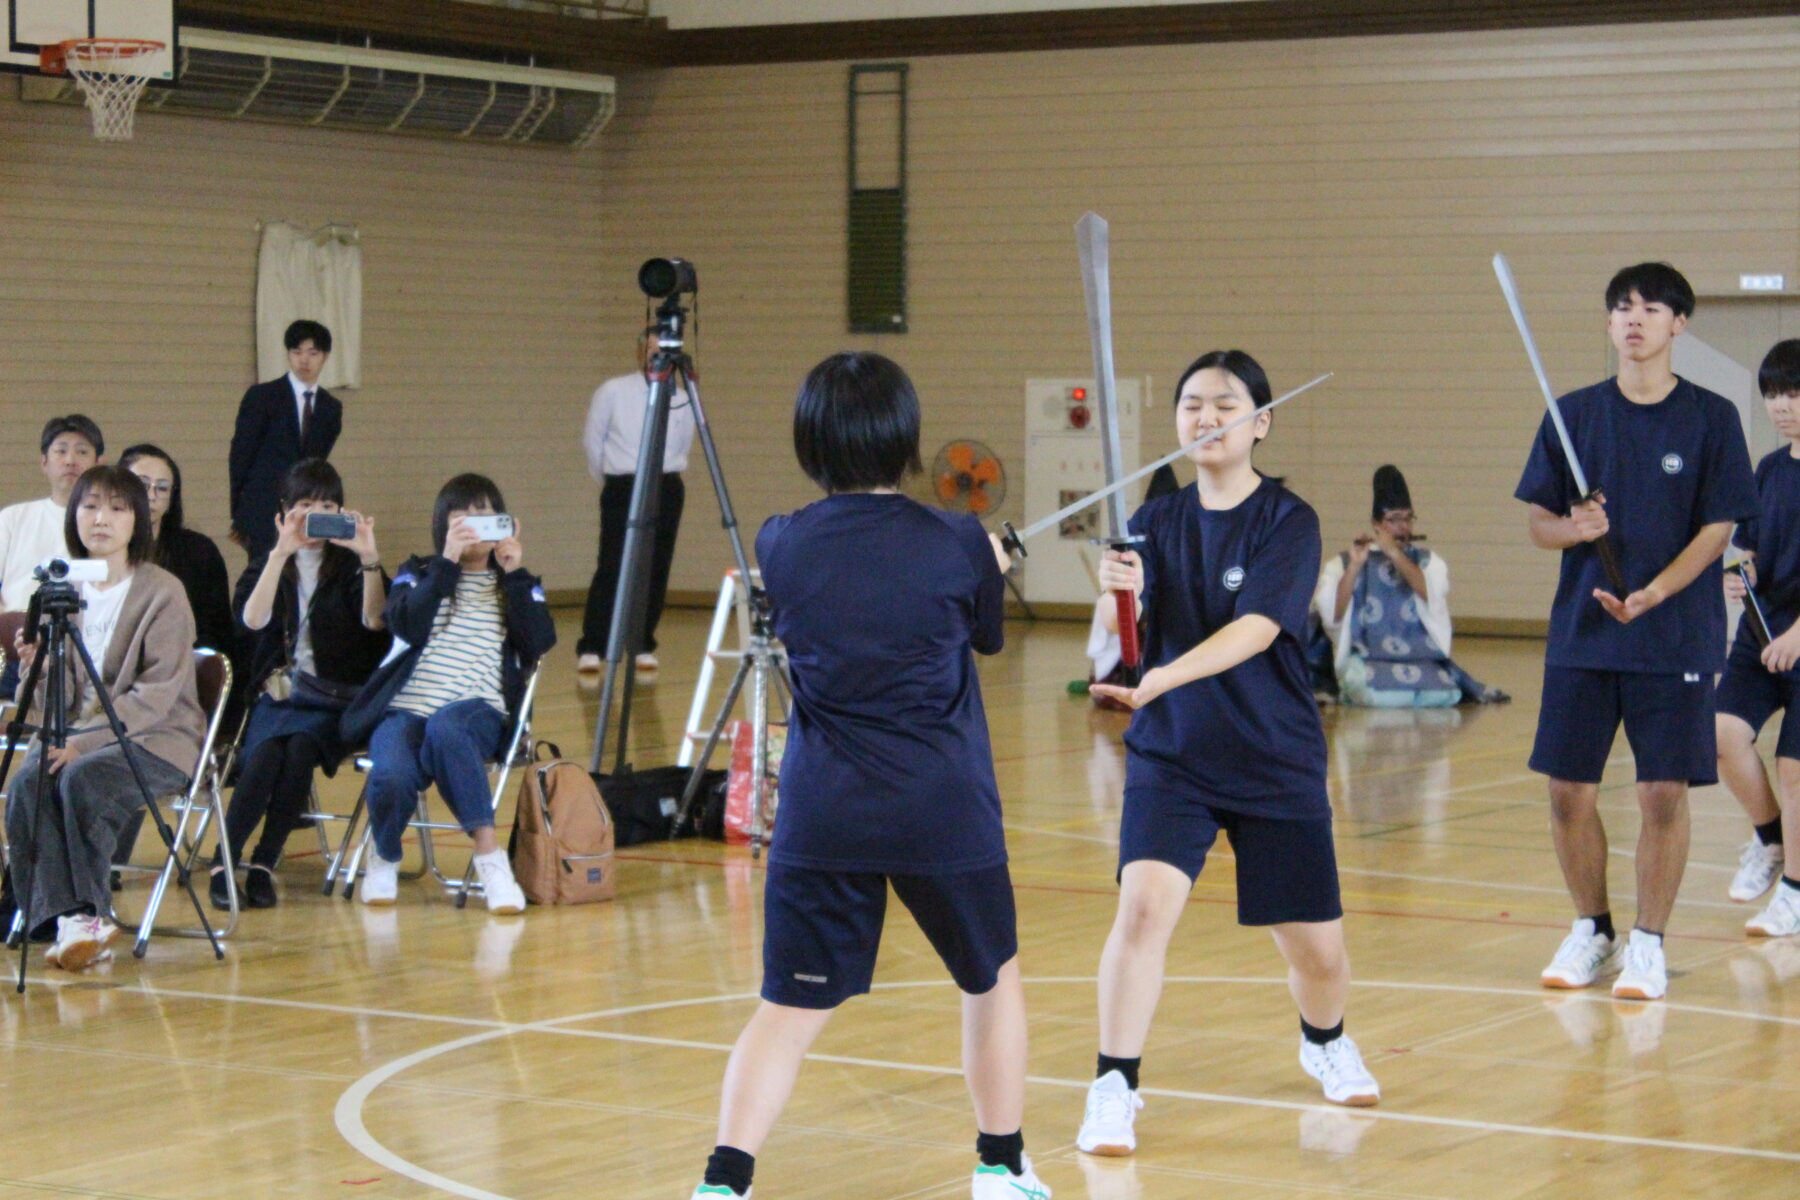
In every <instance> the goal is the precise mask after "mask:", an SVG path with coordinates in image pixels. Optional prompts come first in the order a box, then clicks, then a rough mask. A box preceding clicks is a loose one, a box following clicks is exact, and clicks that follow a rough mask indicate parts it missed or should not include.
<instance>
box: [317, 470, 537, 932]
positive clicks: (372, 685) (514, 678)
mask: <svg viewBox="0 0 1800 1200" xmlns="http://www.w3.org/2000/svg"><path fill="white" fill-rule="evenodd" d="M431 532H432V541H433V542H434V543H435V544H436V546H437V552H436V553H435V554H424V555H417V556H415V557H413V558H409V559H407V560H406V562H405V564H404V565H402V566H401V568H400V572H399V574H397V575H395V576H394V585H393V592H392V594H391V595H390V596H389V597H388V602H387V624H388V628H390V629H392V630H393V631H394V636H395V637H396V638H398V639H400V641H401V643H402V646H403V647H404V648H403V650H402V651H401V652H400V653H397V654H394V655H392V656H390V658H389V660H388V661H387V662H386V663H385V664H383V665H382V667H381V669H380V670H378V671H377V672H376V673H375V675H374V676H373V677H372V678H370V680H369V682H368V684H367V686H365V687H364V688H363V690H362V693H361V694H360V695H359V696H357V698H356V701H355V703H353V704H352V705H351V706H350V709H349V711H347V712H346V713H345V714H344V721H343V736H344V738H345V740H346V741H348V742H351V743H359V742H361V741H362V739H364V738H367V739H368V745H369V758H370V760H371V766H370V768H369V783H368V791H367V798H368V805H369V827H370V829H371V831H372V832H373V833H374V836H375V853H374V855H373V856H372V857H371V858H370V859H369V871H368V875H367V876H366V877H365V878H364V879H363V882H362V887H361V895H362V900H363V903H364V904H376V905H381V904H392V903H394V900H395V898H396V896H397V894H398V890H399V888H398V882H397V880H398V873H399V866H400V852H401V850H400V838H401V835H402V834H403V833H405V832H406V822H407V820H408V819H409V818H410V817H411V816H412V814H413V812H414V810H415V809H416V807H417V805H418V795H419V793H420V792H422V791H424V790H425V789H426V788H427V787H429V786H431V785H432V784H434V783H435V784H436V785H437V788H438V791H439V792H440V793H441V794H442V795H443V797H444V800H445V801H446V802H447V803H448V804H449V805H450V808H451V811H453V812H454V813H455V814H456V819H457V821H458V822H459V823H460V824H461V825H462V828H463V830H464V832H466V833H467V834H468V835H469V836H470V837H471V838H472V839H473V840H474V842H475V871H476V874H477V875H478V876H479V878H480V880H481V889H482V895H484V896H485V897H486V898H487V906H488V911H489V912H493V913H519V912H524V911H525V894H524V892H522V891H520V890H519V885H518V883H517V882H516V881H514V879H513V873H512V864H511V863H509V862H508V861H507V857H506V851H505V850H504V849H502V848H501V846H500V842H499V839H498V838H497V837H496V836H495V834H494V793H493V790H492V788H491V787H490V785H489V783H488V776H487V764H488V762H489V761H490V760H492V759H493V758H494V757H495V756H497V755H499V754H500V753H501V752H502V751H503V749H504V748H505V743H506V738H507V734H508V732H509V730H510V729H511V728H512V726H513V723H514V722H516V721H517V720H518V715H519V704H520V702H521V701H522V700H523V698H524V693H525V681H526V680H527V679H528V678H529V677H530V674H531V670H532V668H533V666H535V665H536V663H537V660H538V659H539V658H540V657H542V656H543V655H544V654H545V653H546V652H547V651H548V650H549V649H550V647H552V646H554V645H555V644H556V623H555V621H554V620H553V619H552V618H551V616H550V606H549V604H548V603H547V601H546V600H545V597H544V587H543V583H542V581H541V580H539V579H538V578H537V576H535V575H532V574H531V573H530V572H528V571H527V570H526V569H525V566H524V561H525V550H524V548H523V547H522V546H521V545H520V543H519V526H518V522H516V521H514V520H513V519H512V518H511V517H509V516H507V515H506V502H505V501H504V500H503V499H501V497H500V489H499V488H498V487H496V486H495V485H494V481H493V480H491V479H488V478H487V477H486V476H484V475H458V476H456V477H455V478H454V479H452V480H450V482H448V483H446V484H445V485H444V486H443V488H442V489H441V490H440V491H439V492H438V497H437V504H436V506H435V507H434V509H433V510H432V515H431Z"/></svg>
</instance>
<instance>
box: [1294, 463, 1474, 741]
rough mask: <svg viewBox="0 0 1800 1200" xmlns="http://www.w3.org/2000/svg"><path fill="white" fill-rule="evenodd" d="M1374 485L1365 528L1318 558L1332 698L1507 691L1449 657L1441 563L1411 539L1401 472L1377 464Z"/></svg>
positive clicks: (1316, 601) (1429, 701) (1411, 702)
mask: <svg viewBox="0 0 1800 1200" xmlns="http://www.w3.org/2000/svg"><path fill="white" fill-rule="evenodd" d="M1374 490H1375V499H1374V504H1373V506H1372V510H1371V513H1370V520H1371V525H1370V530H1369V532H1368V533H1366V534H1363V535H1361V536H1360V537H1358V538H1357V539H1356V541H1355V542H1354V543H1352V544H1351V546H1350V548H1349V549H1348V550H1345V551H1344V552H1343V553H1341V554H1338V555H1336V556H1335V557H1333V558H1331V559H1329V560H1327V561H1326V563H1325V569H1324V570H1323V571H1322V572H1321V573H1320V575H1319V587H1318V590H1317V591H1316V592H1315V593H1314V595H1313V608H1314V610H1315V611H1316V612H1317V613H1318V615H1319V620H1320V622H1321V624H1322V625H1323V626H1324V629H1325V632H1326V633H1327V634H1328V635H1330V637H1331V643H1332V647H1333V650H1334V654H1333V666H1334V667H1335V669H1336V672H1337V681H1338V691H1339V699H1341V700H1342V701H1343V702H1344V703H1345V704H1356V705H1364V706H1368V707H1372V708H1446V707H1448V706H1450V705H1453V704H1461V703H1464V702H1465V701H1472V702H1476V703H1493V702H1498V701H1503V700H1506V699H1508V697H1507V695H1506V693H1504V692H1502V691H1500V690H1499V689H1497V688H1490V687H1487V686H1486V685H1484V684H1482V683H1481V682H1479V681H1478V680H1476V679H1475V678H1474V677H1473V676H1471V675H1470V674H1469V673H1468V672H1467V671H1464V670H1463V669H1462V668H1461V667H1459V666H1457V665H1456V663H1455V662H1454V661H1452V660H1451V658H1450V567H1449V564H1447V563H1446V562H1445V561H1444V558H1443V556H1442V555H1440V554H1434V553H1433V552H1432V551H1430V550H1427V549H1425V548H1424V547H1423V546H1420V545H1418V544H1417V543H1416V542H1415V541H1414V538H1413V506H1412V495H1411V493H1410V492H1409V490H1408V489H1407V486H1406V477H1405V476H1404V475H1402V474H1401V473H1400V469H1399V468H1398V467H1395V466H1393V465H1391V464H1390V465H1387V466H1383V467H1380V468H1378V469H1377V470H1376V472H1375V483H1374Z"/></svg>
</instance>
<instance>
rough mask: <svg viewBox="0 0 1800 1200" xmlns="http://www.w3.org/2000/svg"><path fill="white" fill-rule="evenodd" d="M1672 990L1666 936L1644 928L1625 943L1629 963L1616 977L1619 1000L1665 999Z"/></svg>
mask: <svg viewBox="0 0 1800 1200" xmlns="http://www.w3.org/2000/svg"><path fill="white" fill-rule="evenodd" d="M1668 990H1669V968H1668V964H1667V963H1666V962H1665V960H1664V959H1663V948H1662V939H1661V938H1659V937H1657V936H1656V935H1655V934H1650V933H1645V932H1644V931H1643V930H1641V929H1634V930H1632V931H1631V938H1630V939H1629V940H1628V941H1627V942H1626V943H1625V964H1624V967H1623V968H1622V969H1621V970H1620V971H1619V977H1618V978H1617V979H1615V980H1613V990H1612V994H1613V999H1615V1000H1661V999H1662V998H1663V995H1664V993H1666V992H1667V991H1668Z"/></svg>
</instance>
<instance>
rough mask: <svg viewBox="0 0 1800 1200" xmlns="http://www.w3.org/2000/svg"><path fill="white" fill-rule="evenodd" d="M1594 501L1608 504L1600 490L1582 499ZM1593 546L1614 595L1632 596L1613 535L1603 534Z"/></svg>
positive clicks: (1595, 540)
mask: <svg viewBox="0 0 1800 1200" xmlns="http://www.w3.org/2000/svg"><path fill="white" fill-rule="evenodd" d="M1594 500H1598V501H1600V502H1601V503H1602V504H1604V503H1605V502H1606V498H1605V497H1604V496H1602V495H1601V494H1600V489H1599V488H1591V489H1589V491H1588V493H1587V495H1585V496H1583V497H1582V498H1581V503H1583V504H1587V503H1589V502H1590V501H1594ZM1593 546H1594V553H1596V554H1598V555H1599V556H1600V569H1601V570H1602V571H1605V572H1606V582H1607V584H1608V585H1609V586H1610V587H1611V588H1612V590H1613V594H1614V595H1616V596H1617V597H1618V598H1619V599H1621V600H1623V599H1624V598H1625V597H1627V596H1629V595H1631V589H1630V588H1628V587H1626V586H1625V572H1624V571H1623V570H1621V569H1620V567H1619V550H1618V547H1616V546H1614V545H1613V540H1612V534H1611V533H1603V534H1601V535H1600V536H1599V537H1597V538H1595V539H1594V542H1593Z"/></svg>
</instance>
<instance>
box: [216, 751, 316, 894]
mask: <svg viewBox="0 0 1800 1200" xmlns="http://www.w3.org/2000/svg"><path fill="white" fill-rule="evenodd" d="M321 765H323V764H322V759H321V755H320V752H319V744H318V743H317V742H315V741H313V739H312V738H311V737H310V736H308V735H307V734H304V733H295V734H288V735H286V736H283V737H272V738H270V739H269V740H268V741H266V742H263V743H262V744H261V745H259V746H258V747H257V748H256V750H255V752H254V753H252V754H251V755H250V757H249V760H248V761H246V762H245V763H244V768H243V772H242V774H240V775H239V776H238V785H237V789H236V790H235V791H233V792H232V793H231V807H229V808H227V809H226V810H225V837H226V840H228V841H229V842H230V843H231V861H232V862H234V863H238V862H242V861H243V858H244V846H245V845H246V844H247V843H248V842H249V840H250V834H251V833H252V832H253V831H254V830H255V829H256V824H257V822H258V821H261V822H262V827H263V832H262V837H261V838H260V839H258V841H257V845H256V851H255V853H253V854H251V856H250V862H251V865H252V866H258V867H267V868H268V869H269V870H271V871H273V870H274V869H275V865H276V864H277V863H279V862H280V861H281V850H282V847H284V846H286V845H287V840H288V835H289V834H291V833H293V832H294V830H296V829H298V828H299V827H300V822H301V821H302V820H303V819H304V818H305V816H306V811H307V806H308V803H309V802H310V801H311V799H312V777H313V771H314V770H316V769H317V768H318V767H320V766H321ZM220 861H221V860H220V857H219V854H218V852H217V851H215V852H214V853H213V865H214V866H218V865H219V863H220Z"/></svg>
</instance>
